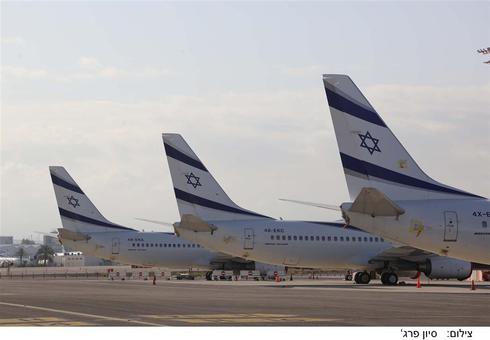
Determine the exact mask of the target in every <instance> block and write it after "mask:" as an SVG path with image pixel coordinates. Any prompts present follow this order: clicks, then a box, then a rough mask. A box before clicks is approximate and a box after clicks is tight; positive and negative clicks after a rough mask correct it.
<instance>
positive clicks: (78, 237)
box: [49, 166, 278, 279]
mask: <svg viewBox="0 0 490 340" xmlns="http://www.w3.org/2000/svg"><path fill="white" fill-rule="evenodd" d="M49 171H50V174H51V180H52V182H53V187H54V192H55V196H56V201H57V203H58V210H59V214H60V217H61V223H62V226H63V227H62V228H59V229H58V238H59V240H60V242H61V243H62V244H63V245H64V246H65V247H68V248H70V249H73V250H78V251H82V252H83V253H84V254H85V255H90V256H95V257H99V258H103V259H107V260H112V261H116V262H119V263H124V264H130V265H138V266H162V267H166V268H171V269H179V270H180V269H192V268H195V269H200V270H208V272H207V273H206V278H207V279H211V275H212V271H213V270H233V271H239V270H258V271H260V272H261V273H266V272H268V271H271V270H278V269H277V267H275V266H271V265H268V264H262V263H254V262H253V261H248V260H243V259H240V258H234V257H232V256H229V255H226V254H221V253H218V252H214V251H210V250H208V249H205V248H203V247H202V246H201V245H200V244H198V243H196V242H188V241H187V240H184V239H182V238H180V237H178V236H177V235H175V234H174V233H168V232H141V231H138V230H136V229H133V228H128V227H125V226H122V225H119V224H115V223H112V222H110V221H109V220H107V219H106V218H105V217H104V216H103V215H102V214H101V213H100V212H99V210H97V208H96V207H95V205H94V204H93V203H92V202H91V201H90V199H89V198H88V196H87V195H86V194H85V193H84V192H83V191H82V189H81V188H80V186H78V184H77V183H76V182H75V181H74V180H73V178H72V177H71V176H70V175H69V174H68V172H67V171H66V170H65V168H63V167H61V166H50V167H49Z"/></svg>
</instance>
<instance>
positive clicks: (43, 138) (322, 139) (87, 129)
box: [0, 1, 490, 239]
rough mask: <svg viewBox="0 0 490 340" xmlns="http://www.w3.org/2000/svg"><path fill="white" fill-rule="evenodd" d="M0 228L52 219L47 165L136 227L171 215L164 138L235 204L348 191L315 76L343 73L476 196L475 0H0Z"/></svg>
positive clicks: (483, 158)
mask: <svg viewBox="0 0 490 340" xmlns="http://www.w3.org/2000/svg"><path fill="white" fill-rule="evenodd" d="M0 9H1V13H0V18H1V107H0V109H1V120H0V122H1V126H0V133H1V145H0V151H1V160H0V166H1V181H0V208H1V209H0V213H1V215H0V235H13V236H14V237H16V238H22V237H32V238H34V239H39V237H40V236H39V235H40V234H39V233H38V232H49V231H52V230H54V229H56V228H60V227H61V222H60V218H59V215H58V212H57V206H56V201H55V197H54V192H53V188H52V184H51V180H50V176H49V171H48V166H49V165H62V166H64V167H65V168H66V169H67V170H68V171H69V172H70V174H71V175H72V177H73V178H74V179H75V180H76V181H77V183H78V184H79V185H80V187H81V188H82V189H83V190H84V192H85V193H86V194H87V195H88V196H89V197H90V199H91V200H92V201H93V202H94V203H95V205H96V206H97V207H98V208H99V210H100V211H101V212H102V213H103V214H104V216H105V217H106V218H107V219H109V220H111V221H113V222H115V223H119V224H122V225H126V226H129V227H134V228H137V229H140V230H146V231H149V230H154V231H168V228H166V227H161V226H158V225H152V224H147V223H145V222H141V221H137V220H135V217H142V218H148V219H156V220H161V221H168V222H174V221H177V220H178V211H177V206H176V203H175V197H174V194H173V186H172V183H171V179H170V175H169V171H168V165H167V162H166V159H165V156H164V152H163V145H162V141H161V133H162V132H176V133H181V134H182V135H183V136H184V138H186V140H187V141H188V143H189V144H190V145H191V147H192V148H193V149H194V151H195V152H196V153H197V155H198V156H199V157H200V159H201V160H202V161H203V162H204V164H205V165H206V166H207V168H208V169H209V170H210V171H211V172H212V174H213V175H214V177H215V178H217V179H218V181H219V182H220V184H221V185H222V186H223V188H224V189H225V191H226V192H227V193H228V195H229V196H230V197H231V198H232V199H233V200H234V201H235V202H236V203H237V204H239V205H240V206H242V207H244V208H246V209H250V210H254V211H257V212H259V213H262V214H266V215H269V216H274V217H282V218H284V219H301V220H322V221H328V220H336V219H338V218H340V217H339V216H338V213H336V212H329V211H325V210H321V209H317V208H312V207H304V206H296V205H292V204H291V203H286V202H282V201H279V200H278V199H279V198H291V199H299V200H307V201H314V202H323V203H327V204H340V203H342V202H344V201H348V200H349V196H348V192H347V187H346V184H345V180H344V176H343V172H342V168H341V163H340V157H339V154H338V148H337V144H336V140H335V135H334V132H333V126H332V122H331V118H330V113H329V110H328V105H327V102H326V98H325V93H324V89H323V86H322V77H321V76H322V74H324V73H345V74H348V75H350V76H351V78H352V79H353V80H354V82H356V84H357V85H358V86H359V87H360V88H361V90H362V91H363V93H364V94H365V95H366V96H367V98H368V99H369V101H370V102H371V104H372V105H373V106H374V107H375V108H376V110H377V111H378V112H379V113H380V114H381V116H382V117H383V119H384V120H385V122H386V123H387V124H388V125H389V126H390V128H391V129H392V130H393V132H394V133H395V134H396V136H397V137H398V138H399V139H400V140H401V142H402V143H403V144H404V146H405V147H406V148H407V149H408V151H409V152H410V153H411V155H412V156H413V157H414V158H415V160H416V161H417V162H418V164H419V165H420V166H421V167H422V169H424V170H425V172H426V173H428V174H429V175H430V176H432V177H433V178H435V179H436V180H439V181H441V182H442V183H445V184H448V185H451V186H454V187H457V188H460V189H463V190H466V191H469V192H472V193H475V194H478V195H482V196H485V197H490V152H489V150H490V133H489V131H490V66H489V65H488V64H485V63H483V62H484V61H487V60H489V59H490V57H486V58H485V57H484V56H482V55H480V54H478V53H477V52H476V50H477V49H480V48H485V47H488V46H489V45H490V30H489V29H488V24H489V21H490V20H489V19H490V2H488V1H487V2H483V1H482V2H468V1H464V2H311V3H308V2H298V3H282V2H268V3H261V2H249V3H239V2H224V3H223V2H212V3H206V2H197V3H192V2H186V3H172V2H65V3H63V2H44V3H43V2H35V3H34V2H30V3H23V2H22V3H21V2H1V3H0Z"/></svg>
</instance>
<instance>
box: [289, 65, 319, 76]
mask: <svg viewBox="0 0 490 340" xmlns="http://www.w3.org/2000/svg"><path fill="white" fill-rule="evenodd" d="M324 70H326V68H325V66H322V65H307V66H283V67H279V71H280V72H281V73H282V74H284V75H286V76H292V77H305V76H310V75H315V76H317V75H319V74H322V73H323V71H324Z"/></svg>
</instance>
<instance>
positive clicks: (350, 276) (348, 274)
mask: <svg viewBox="0 0 490 340" xmlns="http://www.w3.org/2000/svg"><path fill="white" fill-rule="evenodd" d="M344 279H345V281H352V274H351V273H347V274H345V276H344Z"/></svg>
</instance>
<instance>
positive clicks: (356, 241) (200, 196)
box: [162, 133, 472, 285]
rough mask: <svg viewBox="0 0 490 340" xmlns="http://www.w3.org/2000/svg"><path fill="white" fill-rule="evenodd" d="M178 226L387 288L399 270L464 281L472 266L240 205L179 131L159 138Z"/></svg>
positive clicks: (215, 242)
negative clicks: (374, 276)
mask: <svg viewBox="0 0 490 340" xmlns="http://www.w3.org/2000/svg"><path fill="white" fill-rule="evenodd" d="M162 138H163V144H164V149H165V153H166V156H167V160H168V165H169V170H170V174H171V177H172V182H173V185H174V192H175V197H176V200H177V206H178V209H179V214H180V217H181V221H180V222H177V223H175V224H174V229H175V231H176V233H177V235H179V236H181V237H183V238H185V239H188V240H189V241H192V242H198V243H200V244H202V245H203V246H205V247H206V248H209V249H213V250H216V251H220V252H223V253H226V254H230V255H232V256H236V257H241V258H245V259H250V260H255V261H260V262H265V263H270V264H275V265H284V266H288V267H295V268H296V267H297V268H315V269H342V270H345V269H355V270H358V272H357V273H356V274H355V275H354V281H355V282H356V283H359V284H367V283H369V282H370V280H371V275H370V272H371V271H375V272H377V273H381V281H382V283H383V284H385V285H395V284H396V283H397V282H398V274H397V273H400V272H409V273H411V274H416V272H417V271H420V272H423V273H425V274H426V275H427V276H428V277H430V278H457V279H460V280H462V279H465V278H467V277H468V276H469V275H470V274H471V271H472V264H471V263H470V262H467V261H461V260H456V259H450V258H447V257H441V256H438V255H435V254H431V253H427V252H424V251H421V250H418V249H414V248H412V247H406V246H400V245H396V244H394V243H391V242H388V241H386V240H384V239H383V238H382V237H378V236H375V235H372V234H368V233H366V232H364V231H362V230H360V229H358V228H355V227H352V226H350V225H349V226H345V223H339V222H315V221H284V220H277V219H274V218H271V217H268V216H266V215H262V214H259V213H257V212H254V211H251V210H247V209H243V208H241V207H240V206H238V205H237V204H235V203H234V202H233V201H232V200H231V199H230V197H229V196H228V195H227V194H226V193H225V191H224V190H223V189H222V188H221V186H220V185H219V184H218V182H217V181H216V180H215V179H214V177H213V176H212V174H211V172H210V171H209V170H208V169H207V167H206V166H205V165H204V164H203V163H202V162H201V160H200V159H199V158H198V157H197V155H196V154H195V153H194V152H193V150H192V149H191V148H190V147H189V145H188V144H187V143H186V141H185V140H184V138H183V137H182V136H181V135H179V134H171V133H164V134H163V135H162Z"/></svg>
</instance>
